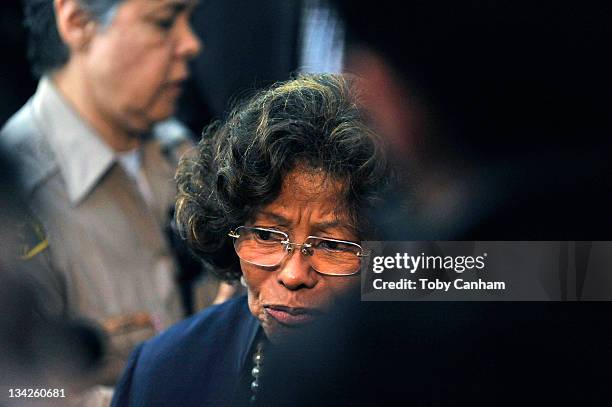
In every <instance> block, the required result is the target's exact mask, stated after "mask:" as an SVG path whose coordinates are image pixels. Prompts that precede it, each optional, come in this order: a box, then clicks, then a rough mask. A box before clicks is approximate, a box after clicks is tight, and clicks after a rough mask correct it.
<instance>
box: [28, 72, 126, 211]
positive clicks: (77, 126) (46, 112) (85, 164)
mask: <svg viewBox="0 0 612 407" xmlns="http://www.w3.org/2000/svg"><path fill="white" fill-rule="evenodd" d="M32 107H33V111H34V114H35V116H36V118H37V121H38V122H39V125H40V126H42V127H43V129H42V130H43V131H44V132H45V134H46V136H47V141H48V143H49V145H50V147H51V150H52V151H53V153H54V155H55V159H56V162H57V165H58V167H59V169H60V171H61V173H62V176H63V179H64V181H65V183H66V190H67V193H68V197H69V199H70V202H71V204H72V205H73V206H76V205H78V204H79V203H80V202H81V201H82V200H83V199H84V198H85V197H86V196H87V195H88V194H89V193H90V192H91V191H92V190H93V189H94V187H95V186H96V185H97V183H98V182H99V181H100V179H101V178H102V177H103V176H104V174H106V172H107V171H108V170H109V169H110V168H111V167H112V165H113V164H114V163H115V161H116V156H115V153H114V152H113V150H112V149H111V148H110V147H109V146H108V145H107V144H106V143H104V141H102V139H101V138H100V137H99V136H98V134H97V133H96V132H95V130H93V129H92V128H91V127H90V126H89V125H88V124H87V123H86V122H85V121H84V120H83V119H82V118H81V117H80V116H79V114H78V113H77V112H76V110H75V109H74V107H73V106H71V105H70V103H69V102H68V101H67V100H66V99H65V98H64V97H63V96H62V95H61V93H60V92H59V90H58V89H57V87H56V86H55V85H54V84H53V82H52V81H51V79H50V78H49V77H43V78H42V79H41V80H40V83H39V85H38V89H37V90H36V94H35V95H34V97H33V101H32Z"/></svg>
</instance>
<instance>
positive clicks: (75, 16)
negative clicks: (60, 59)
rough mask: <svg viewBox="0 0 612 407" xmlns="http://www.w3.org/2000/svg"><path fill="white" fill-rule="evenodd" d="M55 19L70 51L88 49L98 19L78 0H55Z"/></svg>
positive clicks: (61, 36)
mask: <svg viewBox="0 0 612 407" xmlns="http://www.w3.org/2000/svg"><path fill="white" fill-rule="evenodd" d="M53 3H54V9H55V19H56V23H57V31H58V33H59V35H60V38H61V39H62V41H64V43H65V44H66V46H67V47H68V48H69V49H70V52H71V53H73V52H78V51H83V50H85V49H87V46H88V45H89V43H90V41H91V39H92V37H93V36H94V34H95V31H96V25H97V24H96V21H95V20H94V19H93V17H92V16H91V14H90V13H88V12H87V11H86V10H84V9H83V7H82V6H81V5H80V4H79V1H78V0H54V2H53Z"/></svg>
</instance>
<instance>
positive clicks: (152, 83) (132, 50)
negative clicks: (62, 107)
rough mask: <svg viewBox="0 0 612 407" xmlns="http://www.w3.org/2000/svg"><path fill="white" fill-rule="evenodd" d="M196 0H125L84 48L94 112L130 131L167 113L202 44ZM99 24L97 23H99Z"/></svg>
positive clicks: (85, 77)
mask: <svg viewBox="0 0 612 407" xmlns="http://www.w3.org/2000/svg"><path fill="white" fill-rule="evenodd" d="M194 4H195V0H125V1H124V2H122V3H120V4H119V6H118V7H117V9H116V12H115V14H114V17H113V18H112V20H111V23H110V25H109V26H108V27H103V26H102V27H100V28H99V29H98V30H97V32H96V34H95V35H94V37H93V38H92V41H91V42H90V43H89V44H88V47H87V49H86V50H85V51H84V52H83V55H84V66H83V68H82V72H81V73H82V80H83V81H84V82H85V84H86V87H87V89H89V92H90V94H89V95H88V96H89V98H88V100H89V101H90V103H91V108H92V109H94V111H95V115H96V116H102V117H104V119H105V121H107V122H108V123H113V124H116V125H118V126H120V127H121V128H124V129H129V130H130V131H143V130H147V129H148V128H149V127H150V126H151V125H152V124H153V123H155V122H157V121H159V120H162V119H165V118H167V117H168V116H170V115H171V114H172V113H173V111H174V107H175V103H176V100H177V98H178V96H179V94H180V92H181V87H182V84H183V82H184V81H185V80H186V79H187V77H188V75H189V71H188V67H187V63H188V61H189V59H191V58H192V57H193V56H195V55H196V54H197V53H198V52H199V49H200V42H199V40H198V38H197V37H196V36H195V35H194V34H193V32H192V31H191V27H190V25H189V16H190V13H191V10H192V8H193V7H194ZM100 24H101V23H100Z"/></svg>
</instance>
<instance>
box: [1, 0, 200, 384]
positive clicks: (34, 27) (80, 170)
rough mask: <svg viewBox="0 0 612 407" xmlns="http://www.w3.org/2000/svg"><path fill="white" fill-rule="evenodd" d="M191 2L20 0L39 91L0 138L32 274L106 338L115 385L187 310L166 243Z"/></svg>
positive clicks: (56, 309) (107, 378) (107, 373)
mask: <svg viewBox="0 0 612 407" xmlns="http://www.w3.org/2000/svg"><path fill="white" fill-rule="evenodd" d="M193 7H194V2H193V1H192V0H159V1H149V0H55V1H53V0H28V1H26V2H25V17H26V25H27V28H28V30H29V33H30V48H29V55H30V58H31V60H32V64H33V69H34V72H35V73H37V74H38V75H40V76H41V77H40V81H39V84H38V88H37V90H36V93H35V94H34V96H33V97H32V98H31V99H30V100H29V101H28V102H27V103H26V104H25V105H24V106H23V107H22V108H21V110H20V111H19V112H17V113H16V114H15V115H14V116H13V117H12V118H11V119H10V120H9V121H8V123H7V124H6V126H5V127H4V128H3V130H2V132H1V135H0V140H1V142H2V144H3V145H4V146H5V148H6V150H7V151H8V152H9V153H10V154H11V155H12V156H13V157H14V159H15V161H16V164H17V166H18V168H19V172H20V174H21V179H20V183H21V185H22V187H23V190H24V195H25V197H24V199H25V201H26V204H27V205H28V207H29V208H30V210H31V212H32V214H33V216H35V218H36V219H39V220H40V222H41V223H42V226H43V228H44V230H45V231H46V234H47V240H48V249H47V250H48V254H49V256H50V264H49V267H45V268H41V269H38V270H36V271H34V272H33V273H32V275H31V276H30V277H29V278H31V279H32V280H33V281H35V282H36V283H37V291H36V295H37V296H39V297H40V298H41V303H43V304H44V305H45V307H46V308H47V309H48V311H49V312H50V313H51V314H53V315H61V316H66V317H73V316H80V317H87V318H90V319H91V320H93V321H96V322H97V323H98V324H99V325H100V326H101V327H102V328H103V329H104V331H105V332H106V333H107V334H108V335H109V344H108V350H109V352H108V353H107V359H106V361H105V363H104V364H103V368H102V369H101V370H100V371H99V372H97V374H96V376H95V378H92V382H95V383H98V384H106V385H113V384H114V383H115V380H116V379H117V377H118V374H119V372H120V370H121V369H122V367H123V365H124V363H125V361H126V360H127V356H128V354H129V352H130V351H131V350H132V348H133V347H134V345H135V344H137V343H139V342H141V341H143V340H145V339H147V338H148V337H150V336H152V335H154V334H155V333H156V332H159V331H160V330H162V329H164V328H165V327H167V326H168V325H170V324H172V323H173V322H176V321H177V320H179V319H181V318H182V317H183V316H184V311H183V309H182V305H181V301H180V297H179V291H178V288H177V284H176V281H175V278H176V273H177V266H176V264H177V262H176V259H175V257H174V253H173V250H172V248H171V246H170V244H169V241H168V239H167V233H166V231H167V230H168V228H169V224H170V218H169V217H170V215H169V213H170V211H171V208H172V206H173V202H174V196H175V194H176V186H175V182H174V172H175V166H176V164H177V162H178V158H179V156H180V155H181V154H182V153H183V152H185V151H186V150H187V149H188V148H189V147H190V143H189V142H187V140H186V138H185V137H183V136H181V134H180V132H176V131H162V130H168V126H165V127H163V128H160V127H157V128H156V124H157V123H159V122H161V121H163V120H165V119H168V118H169V117H171V115H172V114H173V112H174V108H175V102H176V99H177V98H178V96H179V95H180V93H181V88H182V84H183V82H184V81H185V80H186V79H187V78H188V76H189V71H188V68H187V62H188V61H189V60H190V59H191V58H192V57H194V56H195V55H196V54H197V53H198V52H199V50H200V47H201V44H200V41H199V39H198V38H197V37H196V36H195V35H194V34H193V33H192V31H191V27H190V25H189V15H190V13H191V10H192V8H193Z"/></svg>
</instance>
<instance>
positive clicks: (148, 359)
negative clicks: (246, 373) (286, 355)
mask: <svg viewBox="0 0 612 407" xmlns="http://www.w3.org/2000/svg"><path fill="white" fill-rule="evenodd" d="M259 328H260V325H259V321H257V319H255V318H254V317H253V316H252V314H251V312H250V311H249V308H248V305H247V301H246V297H240V298H237V299H235V300H231V301H228V302H226V303H224V304H221V305H218V306H214V307H211V308H208V309H206V310H205V311H203V312H201V313H199V314H197V315H194V316H193V317H191V318H189V319H186V320H184V321H182V322H180V323H178V324H176V325H174V326H173V327H171V328H170V329H168V330H167V331H165V332H164V333H162V334H161V335H159V336H157V337H155V338H153V339H151V340H149V341H147V342H145V343H143V344H142V345H140V346H139V347H138V348H136V349H135V350H134V352H133V353H132V355H131V356H130V360H129V362H128V364H127V367H126V369H125V371H124V373H123V377H122V378H121V380H120V382H119V383H118V385H117V388H116V390H115V396H114V398H113V402H112V407H124V406H130V407H140V406H143V407H144V406H147V407H155V406H224V405H228V404H230V403H231V402H232V397H233V395H234V392H235V389H236V386H237V384H238V381H239V377H240V374H241V372H242V370H243V368H244V366H245V362H246V359H247V356H248V353H249V349H250V348H251V346H252V344H253V341H254V340H255V337H256V335H257V333H258V331H259Z"/></svg>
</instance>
